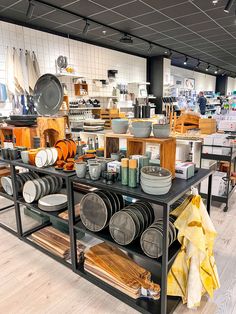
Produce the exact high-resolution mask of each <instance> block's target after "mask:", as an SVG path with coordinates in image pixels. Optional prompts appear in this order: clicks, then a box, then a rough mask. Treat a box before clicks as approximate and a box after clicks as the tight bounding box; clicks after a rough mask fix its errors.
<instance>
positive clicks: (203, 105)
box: [197, 92, 207, 115]
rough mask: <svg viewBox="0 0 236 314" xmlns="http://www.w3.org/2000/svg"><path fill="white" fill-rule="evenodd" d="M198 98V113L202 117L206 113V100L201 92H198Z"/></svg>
mask: <svg viewBox="0 0 236 314" xmlns="http://www.w3.org/2000/svg"><path fill="white" fill-rule="evenodd" d="M198 96H199V98H198V101H197V102H198V104H199V108H200V112H201V115H204V114H205V113H206V104H207V99H206V97H205V96H204V93H203V92H200V93H199V95H198Z"/></svg>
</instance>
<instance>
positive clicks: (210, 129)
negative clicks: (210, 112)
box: [199, 119, 216, 134]
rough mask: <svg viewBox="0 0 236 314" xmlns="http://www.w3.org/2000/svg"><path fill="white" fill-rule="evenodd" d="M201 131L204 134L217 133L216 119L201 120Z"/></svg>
mask: <svg viewBox="0 0 236 314" xmlns="http://www.w3.org/2000/svg"><path fill="white" fill-rule="evenodd" d="M199 129H200V130H201V133H202V134H213V133H216V120H215V119H200V120H199Z"/></svg>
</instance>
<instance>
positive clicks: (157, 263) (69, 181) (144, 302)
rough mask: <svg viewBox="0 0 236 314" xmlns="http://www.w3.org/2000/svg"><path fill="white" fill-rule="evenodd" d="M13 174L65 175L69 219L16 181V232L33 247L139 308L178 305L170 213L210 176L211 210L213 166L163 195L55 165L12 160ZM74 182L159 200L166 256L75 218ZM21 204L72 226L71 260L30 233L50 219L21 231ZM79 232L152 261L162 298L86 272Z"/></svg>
mask: <svg viewBox="0 0 236 314" xmlns="http://www.w3.org/2000/svg"><path fill="white" fill-rule="evenodd" d="M10 166H11V175H12V178H13V182H16V171H15V167H16V166H21V167H24V168H27V169H29V170H32V171H37V172H39V173H40V172H41V173H44V174H47V175H56V176H60V177H62V178H63V180H64V182H65V186H66V192H67V196H68V214H69V219H68V221H66V220H63V219H62V218H60V217H58V213H48V212H44V211H43V210H40V209H39V208H38V206H37V204H35V203H33V204H27V203H25V202H24V200H23V199H22V197H20V195H18V191H17V187H16V185H15V184H13V201H14V206H15V213H16V221H17V234H16V235H17V236H18V237H19V238H20V239H21V240H22V241H24V242H26V243H28V244H30V245H31V246H33V247H34V248H36V249H38V250H40V251H41V252H43V253H44V254H46V255H48V256H50V257H52V258H53V259H54V260H56V261H58V262H59V263H61V264H63V265H65V266H67V267H69V268H70V269H72V270H73V271H74V272H75V273H77V274H78V275H80V276H81V277H83V278H85V279H86V280H88V281H90V282H92V283H93V284H95V285H96V286H99V287H100V288H102V289H103V290H105V291H106V292H108V293H109V294H111V295H113V296H115V297H116V298H118V299H120V300H121V301H123V302H125V303H126V304H128V305H130V306H131V307H133V308H134V309H136V310H138V311H139V312H141V313H155V314H156V313H161V314H164V313H172V312H173V311H174V310H175V308H176V307H177V305H178V303H179V301H180V298H178V297H168V296H167V293H166V292H167V272H168V269H169V267H170V266H171V264H172V262H173V261H174V259H175V257H176V255H177V253H178V251H179V249H180V246H179V244H178V242H177V241H176V242H175V243H173V244H172V245H171V246H170V247H168V233H169V213H170V211H171V205H173V204H174V203H175V202H176V201H177V200H179V199H180V198H181V197H183V195H185V194H186V193H187V192H188V191H189V190H190V188H191V187H192V186H197V185H199V184H200V183H201V181H202V180H204V179H206V178H208V182H209V184H208V192H209V193H208V199H207V210H208V212H210V207H211V182H212V174H213V171H211V170H205V169H198V171H197V173H196V175H195V176H194V177H193V178H191V179H189V180H181V179H177V178H176V179H174V180H173V184H172V188H171V190H170V192H169V193H168V194H166V195H162V196H155V195H148V194H145V193H144V192H143V191H142V190H141V188H140V187H138V188H129V187H126V186H122V185H121V184H120V183H119V182H117V183H115V184H113V185H111V186H110V185H106V184H104V183H103V182H102V181H90V180H86V179H78V178H77V177H76V176H75V175H74V173H63V172H60V171H56V170H55V169H54V168H53V167H51V168H43V169H42V168H37V167H35V166H32V165H26V164H23V163H22V162H21V161H18V160H17V161H11V162H10ZM74 183H81V184H86V185H88V186H91V187H96V188H99V189H105V190H111V191H113V192H116V193H121V194H122V195H126V196H131V197H133V198H138V199H141V200H144V201H148V202H150V203H154V204H159V205H161V206H162V210H163V227H164V237H163V256H162V257H161V258H159V259H151V258H149V257H148V256H146V255H145V254H144V253H143V252H142V250H141V248H140V246H139V244H138V243H137V242H134V243H132V244H130V245H129V246H119V245H118V244H116V243H114V241H113V239H112V238H111V236H110V235H109V233H108V231H106V230H104V231H102V232H99V233H92V232H90V231H89V230H87V229H86V228H85V227H84V226H83V224H82V223H81V221H80V220H78V219H75V210H74V190H73V184H74ZM3 194H5V193H3V192H1V194H0V195H2V196H4V195H3ZM20 205H26V206H27V207H29V208H31V209H33V210H34V211H35V212H36V213H40V214H43V215H45V216H47V217H49V218H50V217H53V218H54V219H56V220H57V221H60V222H63V223H65V224H67V225H68V228H69V236H70V244H71V245H70V249H71V263H70V262H67V261H65V260H63V259H62V258H59V257H58V256H56V255H54V254H52V253H50V252H49V251H47V250H46V249H44V248H43V247H41V246H40V245H38V244H36V243H34V242H33V241H32V240H31V239H30V238H29V236H30V235H31V234H32V233H33V232H35V231H37V230H39V229H41V228H43V227H45V226H48V225H49V224H50V221H46V222H44V223H42V224H40V225H39V226H37V227H34V228H32V229H30V230H28V231H27V232H24V233H23V232H22V229H23V228H22V222H21V216H20ZM78 232H80V233H81V232H82V233H83V234H90V235H92V236H93V237H96V238H98V239H100V240H103V241H105V242H108V243H111V244H113V245H116V246H118V247H120V248H122V249H123V250H125V251H126V252H127V253H129V254H131V255H133V256H137V257H138V258H141V259H142V261H143V262H144V263H146V262H147V263H151V264H152V265H153V266H154V267H155V268H158V271H159V272H160V274H159V275H160V278H161V280H160V282H159V283H160V285H161V297H160V299H159V300H150V299H143V298H140V299H137V300H136V299H132V298H130V297H129V296H127V295H126V294H124V293H122V292H121V291H119V290H118V289H116V288H114V287H112V286H111V285H109V284H107V283H105V282H104V281H102V280H100V279H98V278H96V277H95V276H93V275H91V274H89V273H87V272H86V271H85V270H84V268H83V264H79V263H77V247H76V236H77V233H78Z"/></svg>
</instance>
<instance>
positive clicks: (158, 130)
mask: <svg viewBox="0 0 236 314" xmlns="http://www.w3.org/2000/svg"><path fill="white" fill-rule="evenodd" d="M153 135H154V137H158V138H166V137H169V136H170V125H169V124H153Z"/></svg>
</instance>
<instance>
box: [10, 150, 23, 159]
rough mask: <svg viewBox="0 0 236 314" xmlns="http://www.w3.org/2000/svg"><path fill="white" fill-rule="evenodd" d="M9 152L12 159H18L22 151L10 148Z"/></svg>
mask: <svg viewBox="0 0 236 314" xmlns="http://www.w3.org/2000/svg"><path fill="white" fill-rule="evenodd" d="M8 154H9V157H10V159H11V160H16V159H18V158H19V156H20V152H19V150H18V149H17V148H10V149H9V151H8Z"/></svg>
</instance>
